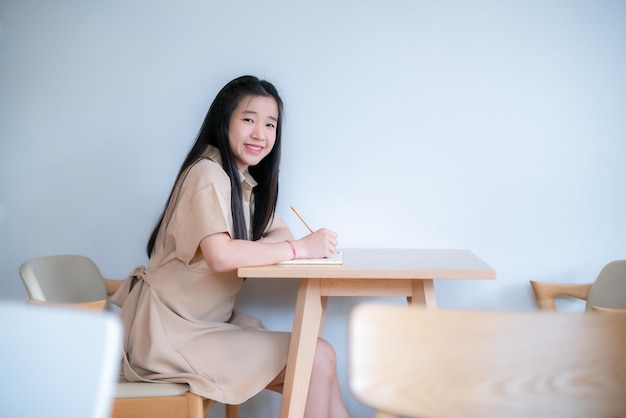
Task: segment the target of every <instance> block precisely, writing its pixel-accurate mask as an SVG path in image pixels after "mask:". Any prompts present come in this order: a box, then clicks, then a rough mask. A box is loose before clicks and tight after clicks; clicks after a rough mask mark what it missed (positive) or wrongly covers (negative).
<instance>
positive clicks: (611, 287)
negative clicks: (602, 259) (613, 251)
mask: <svg viewBox="0 0 626 418" xmlns="http://www.w3.org/2000/svg"><path fill="white" fill-rule="evenodd" d="M530 285H531V287H532V289H533V293H534V294H535V300H536V302H537V306H538V307H539V309H542V310H548V311H556V310H557V309H556V305H555V303H554V300H555V298H557V297H571V298H576V299H581V300H585V301H586V307H585V310H586V311H590V310H591V307H592V306H597V307H602V308H617V309H626V260H618V261H613V262H611V263H609V264H607V265H606V266H604V268H603V269H602V271H600V274H599V275H598V278H597V279H596V281H595V282H593V283H583V284H559V283H547V282H538V281H534V280H531V281H530Z"/></svg>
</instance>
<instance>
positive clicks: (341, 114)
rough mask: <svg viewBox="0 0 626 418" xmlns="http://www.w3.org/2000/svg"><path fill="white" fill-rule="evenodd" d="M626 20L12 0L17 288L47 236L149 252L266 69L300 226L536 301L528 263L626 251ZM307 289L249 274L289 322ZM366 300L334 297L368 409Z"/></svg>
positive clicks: (4, 113)
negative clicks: (201, 143) (204, 152)
mask: <svg viewBox="0 0 626 418" xmlns="http://www.w3.org/2000/svg"><path fill="white" fill-rule="evenodd" d="M625 21H626V3H624V2H622V1H619V0H616V1H604V0H588V1H557V0H553V1H549V2H545V1H517V2H515V1H510V2H499V1H477V2H462V1H459V2H451V1H443V2H434V1H433V2H423V1H401V0H390V1H374V0H371V1H356V0H345V1H342V2H332V1H321V2H315V3H313V2H310V3H308V2H287V1H266V2H253V1H248V0H243V1H238V2H217V1H215V2H210V1H199V0H198V1H183V2H168V1H164V0H156V1H155V0H150V1H147V0H143V1H142V0H134V1H121V0H118V1H115V0H113V1H107V2H95V1H83V0H57V1H54V2H48V1H43V0H41V1H36V0H30V1H28V0H26V1H20V0H2V1H1V2H0V297H2V298H10V299H24V298H25V297H26V293H25V291H24V290H23V287H22V284H21V281H20V279H19V276H18V267H19V265H20V263H21V262H23V261H24V260H26V259H29V258H32V257H37V256H42V255H47V254H56V253H80V254H85V255H87V256H90V257H92V258H93V259H94V260H95V261H96V262H97V264H98V265H99V266H100V268H101V270H102V272H103V273H104V274H105V275H106V276H108V277H114V278H122V277H125V275H126V274H127V273H128V272H129V271H130V270H131V269H132V268H133V267H134V266H135V265H137V264H143V263H145V262H146V258H145V255H144V245H145V241H146V238H147V236H148V234H149V232H150V231H151V227H152V225H153V223H154V222H155V220H156V218H157V215H158V214H159V212H160V210H161V208H162V205H163V204H164V202H165V199H166V196H167V193H168V192H169V189H170V187H171V184H172V181H173V180H174V177H175V173H176V171H177V169H178V167H179V166H180V164H181V162H182V158H183V156H184V155H185V154H186V152H187V151H188V148H189V147H190V145H191V144H192V142H193V140H194V136H195V134H196V132H197V129H198V128H199V126H200V123H201V121H202V118H203V117H204V114H205V112H206V110H207V109H208V106H209V104H210V102H211V101H212V99H213V97H214V96H215V94H216V93H217V91H218V89H219V88H220V87H221V86H222V85H223V84H225V83H226V82H227V81H229V80H230V79H232V78H234V77H236V76H238V75H241V74H245V73H252V74H256V75H258V76H260V77H262V78H267V79H269V80H271V81H273V82H274V83H275V84H276V85H277V87H278V88H279V90H280V92H281V93H282V95H283V98H284V100H285V102H286V115H287V125H286V131H285V138H284V139H285V144H284V159H283V166H282V171H281V173H282V177H281V197H280V201H279V212H280V213H281V214H282V215H283V217H284V218H285V220H286V221H287V222H288V223H289V224H290V226H291V227H292V228H293V230H294V232H295V234H296V235H298V236H301V235H304V233H305V230H304V228H303V226H302V225H301V224H300V223H299V221H298V220H297V218H295V216H294V215H293V214H292V213H290V211H289V210H288V208H289V204H295V205H296V206H297V207H298V208H299V210H300V212H301V213H302V214H303V215H304V216H305V217H306V218H307V220H308V221H309V223H311V224H313V225H315V226H316V227H318V226H327V227H330V228H333V229H335V230H337V231H338V232H339V234H340V240H341V245H342V246H343V247H387V248H393V247H402V248H409V247H417V248H468V249H471V250H473V251H474V252H475V253H476V254H478V255H479V256H480V257H482V258H483V259H484V260H486V261H487V262H488V263H490V264H491V265H492V266H494V267H495V268H496V269H497V272H498V279H497V280H496V281H494V282H491V281H490V282H481V281H471V282H438V283H437V285H436V287H437V292H438V299H439V302H440V306H443V307H470V308H489V309H493V308H503V309H533V308H534V305H533V302H532V298H531V293H530V289H529V286H528V280H529V279H543V280H551V281H578V282H584V281H588V280H593V279H594V278H595V276H596V275H597V273H598V272H599V270H600V268H601V267H602V266H603V265H604V264H606V263H607V262H609V261H611V260H614V259H618V258H626V221H625V216H624V215H625V214H626V198H625V197H624V183H625V181H626V165H625V164H624V156H626V118H625V117H624V114H625V109H626V47H625V45H626V25H624V22H625ZM294 299H295V284H294V283H285V282H284V281H275V280H268V281H266V282H264V281H258V282H257V281H255V282H250V281H249V282H248V283H246V287H245V289H244V290H243V293H242V295H241V297H240V304H241V308H242V309H243V310H247V311H250V312H252V313H254V314H257V315H258V316H260V317H262V318H263V319H264V320H265V322H266V324H267V325H268V326H269V327H271V328H274V329H281V330H288V329H290V326H291V319H292V310H293V304H294ZM356 302H357V301H355V300H354V299H347V298H337V299H335V300H331V302H330V306H329V311H330V312H329V315H328V317H327V327H326V334H325V335H326V337H327V338H328V339H329V340H330V341H331V342H332V343H333V344H334V345H335V347H336V349H337V352H338V356H339V361H340V370H339V373H340V375H341V378H342V385H343V388H344V392H345V396H346V399H347V402H348V404H349V408H350V410H351V411H352V413H353V415H354V416H355V417H367V416H371V415H370V413H369V411H368V410H367V409H366V408H364V407H362V406H360V405H359V404H358V403H357V402H356V401H355V400H354V399H353V398H352V397H351V396H350V394H349V392H348V389H347V384H346V380H345V374H346V371H345V364H346V358H345V350H346V347H345V342H346V341H345V328H346V316H347V313H348V312H349V310H350V308H351V307H352V306H354V304H355V303H356ZM566 307H570V308H571V305H568V306H566ZM575 308H579V306H575ZM279 399H280V398H279V397H278V396H277V395H273V394H269V393H263V394H262V395H259V396H257V397H256V398H254V399H253V400H252V401H249V402H248V403H246V404H245V406H244V407H243V411H244V413H243V416H246V417H259V418H261V417H263V418H265V417H268V416H272V414H275V413H274V411H276V410H277V405H278V402H279ZM210 416H220V415H219V414H217V413H211V414H210Z"/></svg>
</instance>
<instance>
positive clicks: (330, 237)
mask: <svg viewBox="0 0 626 418" xmlns="http://www.w3.org/2000/svg"><path fill="white" fill-rule="evenodd" d="M291 210H292V211H293V213H295V214H296V216H297V217H298V218H299V219H300V221H302V223H303V224H304V226H306V228H307V229H308V230H309V232H310V234H309V235H307V236H306V237H304V238H302V239H300V240H298V241H297V242H298V243H302V244H303V247H302V248H301V249H300V251H297V253H298V258H328V257H330V256H332V255H333V254H334V253H335V251H336V250H337V233H336V232H334V231H331V230H330V229H326V228H321V229H318V230H317V231H314V230H313V228H311V226H310V225H309V224H308V223H307V221H305V220H304V218H303V217H302V215H300V213H299V212H298V210H297V209H296V208H295V206H293V205H292V206H291Z"/></svg>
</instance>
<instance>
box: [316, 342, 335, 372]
mask: <svg viewBox="0 0 626 418" xmlns="http://www.w3.org/2000/svg"><path fill="white" fill-rule="evenodd" d="M315 363H316V364H315V365H314V367H315V368H316V369H317V370H319V371H322V370H324V372H325V373H328V374H332V375H333V376H334V374H335V372H336V368H337V355H336V354H335V349H334V348H333V346H332V345H330V343H329V342H328V341H326V340H324V339H322V338H318V339H317V346H316V347H315Z"/></svg>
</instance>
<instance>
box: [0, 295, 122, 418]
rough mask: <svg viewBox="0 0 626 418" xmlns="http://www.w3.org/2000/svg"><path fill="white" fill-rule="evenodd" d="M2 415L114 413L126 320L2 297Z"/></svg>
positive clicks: (100, 417)
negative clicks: (3, 298)
mask: <svg viewBox="0 0 626 418" xmlns="http://www.w3.org/2000/svg"><path fill="white" fill-rule="evenodd" d="M0 318H2V319H1V320H0V335H2V344H0V370H2V380H3V383H2V390H1V391H0V415H2V416H3V417H50V416H57V417H64V418H108V416H109V414H110V412H111V406H112V403H113V393H114V391H115V384H116V381H117V375H118V374H119V352H120V345H121V344H122V324H121V322H120V320H119V318H118V317H117V316H115V315H113V314H109V313H105V314H100V315H98V314H95V313H93V312H80V313H78V314H77V312H76V311H74V310H69V309H50V308H48V309H46V308H42V307H35V306H29V305H24V304H23V303H18V302H9V301H0Z"/></svg>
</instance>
